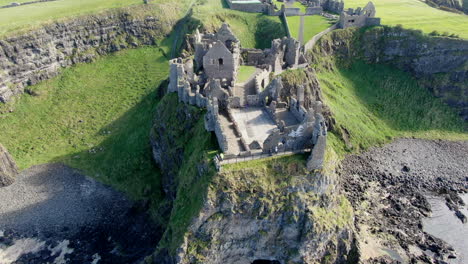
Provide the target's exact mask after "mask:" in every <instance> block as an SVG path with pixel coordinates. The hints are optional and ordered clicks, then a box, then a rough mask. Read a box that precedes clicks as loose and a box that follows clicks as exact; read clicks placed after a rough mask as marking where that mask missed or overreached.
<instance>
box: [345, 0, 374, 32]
mask: <svg viewBox="0 0 468 264" xmlns="http://www.w3.org/2000/svg"><path fill="white" fill-rule="evenodd" d="M339 25H340V28H348V27H368V26H379V25H380V18H378V17H375V6H374V4H373V3H372V2H369V3H367V5H366V6H365V7H364V8H362V9H361V8H360V7H358V8H356V10H354V9H352V8H349V9H348V10H346V11H342V12H341V14H340V21H339Z"/></svg>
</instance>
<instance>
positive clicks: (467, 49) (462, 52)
mask: <svg viewBox="0 0 468 264" xmlns="http://www.w3.org/2000/svg"><path fill="white" fill-rule="evenodd" d="M332 56H337V57H338V58H340V59H342V60H344V61H347V60H351V59H362V60H365V61H367V62H369V63H387V64H390V65H393V66H395V67H397V68H399V69H402V70H405V71H408V72H410V73H412V74H413V76H415V77H416V78H417V79H418V80H419V83H420V84H421V85H423V86H425V87H427V88H428V89H429V90H430V91H432V92H433V94H434V95H435V96H437V97H441V98H442V99H443V100H444V101H445V102H446V103H447V104H449V105H450V106H452V107H454V108H455V109H456V110H457V111H458V112H459V113H460V115H461V116H462V118H464V119H465V120H468V41H466V40H462V39H453V38H443V37H429V36H425V35H423V34H421V33H420V32H418V31H414V30H405V29H402V28H399V27H393V28H391V27H376V28H371V29H366V30H360V29H353V28H350V29H346V30H337V31H333V32H331V33H330V34H328V35H326V36H324V37H323V38H322V39H321V40H320V43H319V44H318V45H316V46H315V47H314V50H313V52H311V53H309V57H310V58H311V59H312V60H313V61H319V60H323V58H327V57H328V58H332Z"/></svg>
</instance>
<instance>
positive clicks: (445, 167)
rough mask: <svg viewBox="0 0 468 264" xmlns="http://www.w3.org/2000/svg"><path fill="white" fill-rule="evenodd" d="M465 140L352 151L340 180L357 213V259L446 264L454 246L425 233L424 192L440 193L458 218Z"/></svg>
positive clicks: (467, 186)
mask: <svg viewBox="0 0 468 264" xmlns="http://www.w3.org/2000/svg"><path fill="white" fill-rule="evenodd" d="M467 157H468V142H467V141H465V142H449V141H441V140H438V141H432V140H420V139H398V140H396V141H394V142H393V143H390V144H388V145H386V146H384V147H382V148H373V149H371V150H369V151H368V152H366V153H363V154H361V155H351V156H349V157H347V158H346V159H345V160H344V161H343V162H342V164H341V168H340V177H339V178H340V180H341V186H342V187H343V189H344V191H345V194H346V196H347V197H348V199H349V200H350V202H351V204H352V206H353V208H354V210H355V213H356V221H355V225H356V230H357V232H358V234H359V239H358V240H359V248H360V254H361V260H362V261H363V262H367V263H396V262H398V261H400V262H410V263H416V262H424V263H448V262H449V261H450V259H456V258H457V254H458V253H459V252H455V250H454V248H453V246H452V245H449V244H447V243H446V242H444V241H442V240H441V239H439V238H436V237H434V236H432V235H430V234H428V233H426V232H424V231H423V224H422V219H423V218H425V217H428V216H429V215H430V214H431V206H430V204H429V202H428V200H427V198H426V196H427V195H432V196H439V197H443V198H444V199H445V201H446V204H447V206H448V207H449V208H450V209H451V210H452V212H453V213H454V214H455V215H456V216H457V217H458V218H459V219H460V221H466V216H465V215H464V214H463V213H462V212H461V211H460V210H459V209H460V207H463V206H465V204H464V202H463V200H462V199H461V198H460V196H459V194H460V193H466V192H467V191H468V177H467V175H468V163H467V162H466V161H467V160H466V158H467Z"/></svg>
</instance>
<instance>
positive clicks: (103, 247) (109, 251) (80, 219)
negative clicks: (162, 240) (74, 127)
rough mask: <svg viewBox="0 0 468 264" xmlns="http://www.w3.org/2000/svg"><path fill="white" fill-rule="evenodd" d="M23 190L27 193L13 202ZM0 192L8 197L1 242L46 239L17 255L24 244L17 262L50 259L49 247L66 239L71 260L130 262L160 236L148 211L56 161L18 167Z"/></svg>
mask: <svg viewBox="0 0 468 264" xmlns="http://www.w3.org/2000/svg"><path fill="white" fill-rule="evenodd" d="M24 191H26V192H28V193H27V194H25V195H23V196H22V197H21V199H19V200H18V201H16V202H14V201H15V200H16V195H17V193H19V192H24ZM0 197H1V198H2V200H3V199H5V200H8V201H10V202H11V203H10V204H9V206H8V207H6V210H5V208H3V210H5V211H2V212H0V223H1V224H0V228H1V229H2V230H3V231H5V232H4V235H3V238H2V239H1V241H0V245H4V246H8V245H9V242H8V241H14V240H17V239H22V238H35V239H38V243H39V242H40V241H44V242H45V243H46V244H45V246H44V247H43V248H42V249H41V250H39V251H38V252H36V253H33V254H23V255H21V251H27V250H29V248H28V247H29V246H31V245H29V246H28V245H25V248H24V249H22V250H19V252H18V257H19V259H18V261H19V262H21V263H31V264H34V263H44V262H47V263H52V262H54V259H56V258H59V257H58V255H51V252H52V249H49V248H53V247H55V246H56V245H57V243H59V242H61V241H65V240H68V241H70V244H69V245H68V247H69V248H71V249H73V252H68V253H65V254H67V255H66V258H67V259H71V260H72V262H73V263H91V262H92V261H93V259H94V256H93V255H95V254H98V255H99V256H100V258H101V260H102V261H101V262H102V263H133V262H134V261H138V260H141V259H142V258H143V257H144V256H145V255H148V254H150V253H151V252H152V251H153V250H154V246H155V245H156V243H157V241H158V238H159V237H160V236H161V231H160V230H159V229H158V228H156V227H155V226H154V224H153V223H152V222H151V221H150V219H149V216H148V215H147V214H145V213H142V212H136V211H135V210H132V203H131V202H129V201H128V200H127V199H126V198H125V197H124V195H123V194H122V193H119V192H116V191H114V190H112V189H111V188H109V187H107V186H104V185H102V184H100V183H96V182H95V181H93V180H89V179H87V178H86V177H84V176H83V175H81V174H79V173H77V172H76V171H74V170H73V169H70V168H69V167H67V166H64V165H61V164H43V165H38V166H33V167H31V168H29V169H27V170H25V171H23V172H22V174H21V177H20V179H19V180H18V181H17V182H15V183H14V184H13V185H11V186H9V187H7V188H2V189H0ZM25 205H26V206H25ZM63 252H65V251H63ZM0 261H1V259H0ZM7 263H9V262H7ZM15 263H16V262H15Z"/></svg>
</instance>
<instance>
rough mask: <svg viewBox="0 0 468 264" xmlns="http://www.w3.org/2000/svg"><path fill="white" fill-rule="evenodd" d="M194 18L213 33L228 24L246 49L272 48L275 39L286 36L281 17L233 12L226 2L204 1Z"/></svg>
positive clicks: (216, 0)
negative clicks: (223, 24)
mask: <svg viewBox="0 0 468 264" xmlns="http://www.w3.org/2000/svg"><path fill="white" fill-rule="evenodd" d="M193 17H194V19H197V20H199V21H200V22H201V24H202V25H203V26H204V28H205V29H207V30H209V31H211V32H213V31H215V30H218V29H219V27H220V26H221V25H222V23H228V24H229V25H230V26H231V29H232V31H233V32H234V34H236V36H237V37H238V38H239V39H240V41H241V45H242V47H244V48H260V49H264V48H270V47H271V41H272V40H273V39H276V38H281V37H283V36H285V35H286V32H285V30H284V27H283V25H282V23H281V21H280V19H279V17H274V16H266V15H262V14H255V13H246V12H241V11H236V10H231V9H229V8H228V7H227V5H226V3H225V1H224V0H202V1H201V3H200V4H199V5H197V6H195V7H194V12H193Z"/></svg>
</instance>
